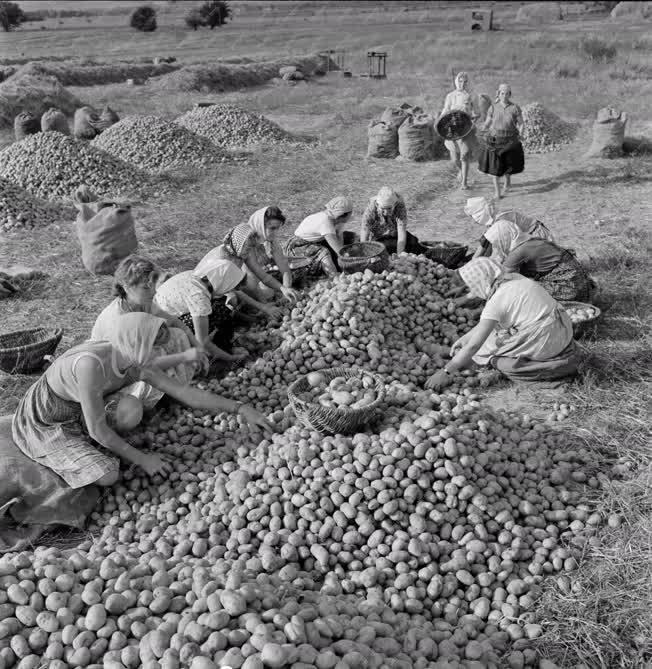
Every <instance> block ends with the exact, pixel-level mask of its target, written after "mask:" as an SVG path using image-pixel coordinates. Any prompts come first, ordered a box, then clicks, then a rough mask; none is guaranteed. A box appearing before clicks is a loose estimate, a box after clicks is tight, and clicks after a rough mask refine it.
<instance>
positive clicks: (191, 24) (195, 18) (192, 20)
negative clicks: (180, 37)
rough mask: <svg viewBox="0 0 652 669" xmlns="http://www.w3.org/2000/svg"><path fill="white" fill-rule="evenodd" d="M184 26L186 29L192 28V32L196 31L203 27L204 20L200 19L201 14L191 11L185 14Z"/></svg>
mask: <svg viewBox="0 0 652 669" xmlns="http://www.w3.org/2000/svg"><path fill="white" fill-rule="evenodd" d="M185 21H186V25H187V26H188V28H192V29H193V30H197V28H199V26H203V25H204V19H202V17H201V14H200V13H199V10H198V9H191V10H190V11H189V12H188V13H187V14H186V19H185Z"/></svg>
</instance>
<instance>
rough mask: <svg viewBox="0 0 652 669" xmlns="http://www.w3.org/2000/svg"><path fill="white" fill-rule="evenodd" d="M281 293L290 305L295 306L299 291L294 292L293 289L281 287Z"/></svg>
mask: <svg viewBox="0 0 652 669" xmlns="http://www.w3.org/2000/svg"><path fill="white" fill-rule="evenodd" d="M281 293H283V297H284V298H285V299H286V300H287V301H288V302H289V303H290V304H295V303H296V301H297V300H298V299H299V291H297V290H294V288H288V287H287V286H281Z"/></svg>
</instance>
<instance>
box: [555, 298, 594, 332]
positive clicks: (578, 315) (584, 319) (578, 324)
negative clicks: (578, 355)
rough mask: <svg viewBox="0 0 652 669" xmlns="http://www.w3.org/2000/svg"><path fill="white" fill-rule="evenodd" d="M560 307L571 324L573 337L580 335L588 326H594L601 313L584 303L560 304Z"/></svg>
mask: <svg viewBox="0 0 652 669" xmlns="http://www.w3.org/2000/svg"><path fill="white" fill-rule="evenodd" d="M562 306H563V307H564V309H565V310H566V313H567V314H568V315H569V316H570V319H571V321H572V322H573V332H574V333H575V335H576V336H577V335H580V334H582V333H583V332H584V331H585V330H586V329H587V327H588V326H590V325H591V324H594V323H595V321H596V320H597V319H598V318H599V317H600V315H601V314H602V311H601V310H600V309H598V307H595V306H593V305H592V304H587V303H585V302H562Z"/></svg>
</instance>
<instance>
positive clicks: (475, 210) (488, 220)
mask: <svg viewBox="0 0 652 669" xmlns="http://www.w3.org/2000/svg"><path fill="white" fill-rule="evenodd" d="M464 213H465V214H466V215H467V216H470V217H471V218H472V219H473V220H474V221H475V222H476V223H479V224H480V225H485V226H487V227H488V226H490V225H491V224H492V223H493V222H494V202H493V200H488V199H487V198H486V197H470V198H469V199H468V200H467V201H466V206H465V207H464Z"/></svg>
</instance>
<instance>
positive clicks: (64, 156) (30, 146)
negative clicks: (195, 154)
mask: <svg viewBox="0 0 652 669" xmlns="http://www.w3.org/2000/svg"><path fill="white" fill-rule="evenodd" d="M0 177H4V178H5V179H8V180H10V181H13V182H14V183H16V184H18V185H19V186H21V187H22V188H24V189H25V190H27V191H29V192H30V193H32V194H33V195H36V196H38V197H42V198H46V199H58V198H69V197H70V195H71V193H73V192H74V191H75V190H76V189H77V188H78V187H79V186H81V185H82V184H86V185H87V186H88V187H89V188H90V189H91V190H92V191H93V192H94V193H97V195H99V196H103V195H108V196H111V197H117V196H120V195H130V194H132V193H134V192H137V191H139V188H142V187H147V178H146V175H144V174H143V173H142V172H140V171H139V170H137V169H136V168H135V167H133V166H131V165H128V164H127V163H124V162H122V161H121V160H118V159H117V158H114V157H113V156H112V155H110V154H108V153H106V152H105V151H102V150H100V149H99V148H97V147H95V146H92V145H91V144H89V143H88V142H83V141H81V140H77V139H73V138H72V137H68V136H67V135H64V134H62V133H60V132H39V133H38V134H36V135H30V136H29V137H27V138H25V139H23V140H22V141H20V142H14V143H13V144H11V145H10V146H8V147H7V148H6V149H3V150H2V151H0Z"/></svg>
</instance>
